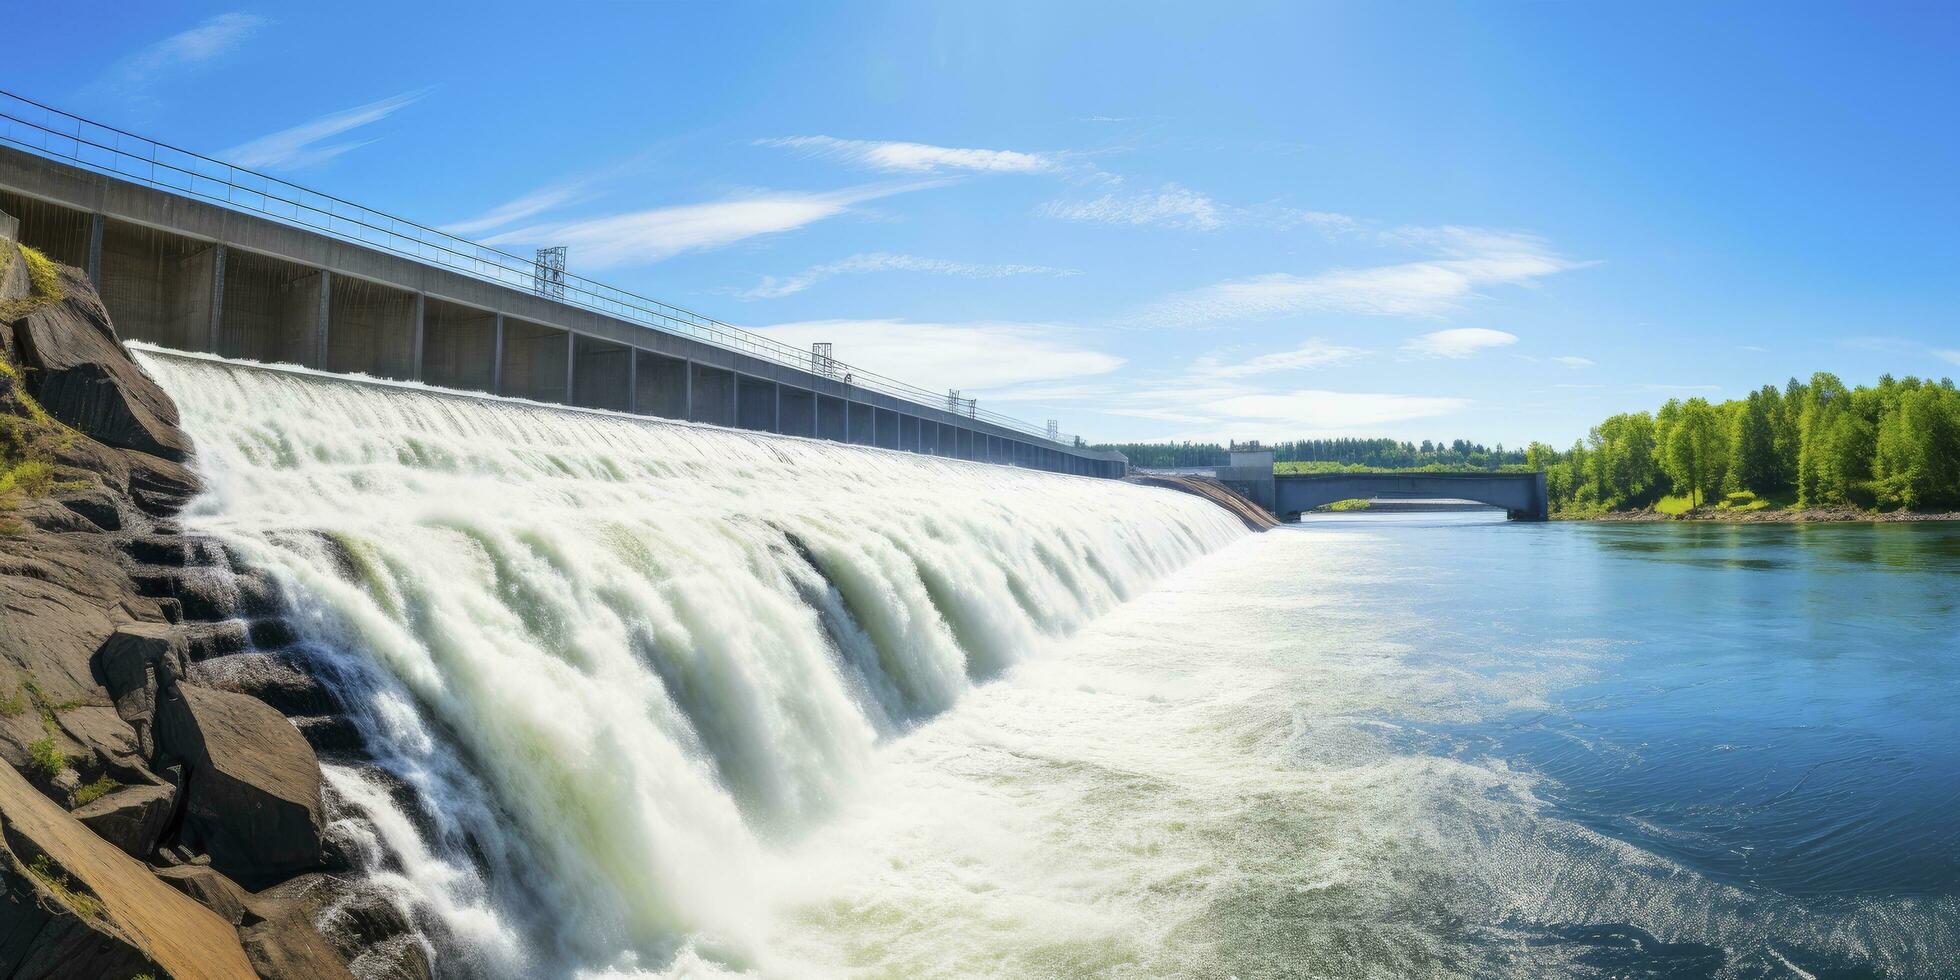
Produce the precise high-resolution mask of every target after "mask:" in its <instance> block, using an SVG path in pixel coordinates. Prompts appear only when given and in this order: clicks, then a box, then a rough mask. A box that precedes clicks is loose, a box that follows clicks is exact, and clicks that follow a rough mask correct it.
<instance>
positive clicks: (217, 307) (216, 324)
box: [96, 215, 225, 351]
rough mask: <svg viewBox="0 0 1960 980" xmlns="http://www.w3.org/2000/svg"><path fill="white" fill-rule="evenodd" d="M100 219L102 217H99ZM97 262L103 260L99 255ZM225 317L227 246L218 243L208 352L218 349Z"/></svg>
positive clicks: (212, 281) (213, 268)
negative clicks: (220, 330) (219, 332)
mask: <svg viewBox="0 0 1960 980" xmlns="http://www.w3.org/2000/svg"><path fill="white" fill-rule="evenodd" d="M98 217H100V216H99V215H98ZM96 258H97V261H100V260H101V256H100V255H98V256H97V257H96ZM224 316H225V246H224V243H223V242H220V243H218V246H217V251H216V252H215V253H213V255H212V257H211V337H210V340H209V342H208V345H207V346H206V347H205V348H204V349H205V350H208V351H215V350H217V349H218V330H219V328H220V327H221V326H223V323H224Z"/></svg>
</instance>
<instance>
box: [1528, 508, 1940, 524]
mask: <svg viewBox="0 0 1960 980" xmlns="http://www.w3.org/2000/svg"><path fill="white" fill-rule="evenodd" d="M1552 520H1555V521H1597V522H1603V523H1614V524H1638V523H1655V522H1661V521H1702V522H1706V523H1711V524H1908V523H1919V522H1923V521H1960V512H1955V511H1906V510H1895V511H1873V510H1859V509H1858V508H1856V507H1803V508H1789V509H1786V510H1722V509H1720V508H1714V507H1700V508H1696V509H1694V510H1690V511H1686V512H1683V513H1680V514H1664V513H1661V512H1660V511H1657V510H1654V509H1652V508H1648V509H1645V510H1628V511H1599V512H1592V513H1584V514H1553V515H1552Z"/></svg>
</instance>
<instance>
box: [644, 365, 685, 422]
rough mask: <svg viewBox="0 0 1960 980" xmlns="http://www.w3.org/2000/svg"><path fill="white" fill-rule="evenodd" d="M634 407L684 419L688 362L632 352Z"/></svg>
mask: <svg viewBox="0 0 1960 980" xmlns="http://www.w3.org/2000/svg"><path fill="white" fill-rule="evenodd" d="M634 357H635V359H636V360H637V361H638V366H637V368H635V375H636V376H635V378H634V389H635V394H634V398H633V410H634V411H636V412H639V413H640V414H642V415H658V416H660V417H661V418H663V419H684V418H687V400H688V399H687V362H686V361H684V360H681V359H680V358H678V357H662V356H660V355H659V354H650V353H647V352H646V351H636V352H634Z"/></svg>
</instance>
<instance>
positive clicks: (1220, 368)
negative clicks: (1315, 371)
mask: <svg viewBox="0 0 1960 980" xmlns="http://www.w3.org/2000/svg"><path fill="white" fill-rule="evenodd" d="M1366 353H1368V352H1367V351H1365V350H1362V349H1361V348H1359V347H1342V346H1340V345H1338V344H1330V343H1328V342H1326V341H1324V340H1321V339H1319V338H1314V339H1312V340H1309V341H1307V342H1305V343H1303V344H1301V345H1300V346H1298V347H1295V348H1293V349H1292V350H1283V351H1273V352H1272V353H1269V354H1260V355H1258V356H1257V357H1252V358H1248V359H1246V360H1243V361H1237V362H1234V363H1224V362H1222V361H1220V360H1219V359H1218V358H1217V357H1216V356H1207V357H1201V358H1198V359H1197V360H1196V361H1194V362H1192V364H1191V367H1190V371H1189V373H1191V374H1193V375H1196V376H1199V377H1205V378H1246V377H1251V376H1253V375H1258V374H1270V373H1273V372H1275V371H1298V370H1301V369H1303V368H1314V367H1324V366H1326V365H1329V364H1340V363H1343V362H1345V361H1351V360H1354V359H1355V358H1357V357H1361V356H1362V355H1364V354H1366Z"/></svg>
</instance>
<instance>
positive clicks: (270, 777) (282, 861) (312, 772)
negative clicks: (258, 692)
mask: <svg viewBox="0 0 1960 980" xmlns="http://www.w3.org/2000/svg"><path fill="white" fill-rule="evenodd" d="M157 744H158V747H159V749H160V750H161V751H162V752H163V753H164V754H165V755H166V756H167V757H174V758H178V759H182V760H183V762H184V768H185V771H186V772H187V773H188V779H189V782H188V785H187V786H186V787H185V797H186V800H185V803H184V815H183V823H182V826H181V827H180V828H179V830H178V838H179V840H180V841H182V842H183V843H184V844H187V845H189V846H190V847H192V848H193V849H195V850H196V851H198V852H199V853H203V854H209V855H210V856H211V865H212V867H215V868H217V869H218V870H219V871H222V872H224V873H225V874H226V875H228V876H230V877H231V878H232V879H233V880H235V881H237V882H238V883H239V884H241V885H244V886H246V887H248V888H255V887H264V886H267V885H271V884H276V883H277V882H280V881H283V880H285V879H287V878H290V877H292V876H293V875H294V874H297V873H299V872H301V871H304V870H306V869H308V868H312V867H316V866H318V865H319V863H320V810H321V804H320V763H319V760H317V759H315V758H314V757H313V749H312V747H311V746H309V745H307V744H306V739H304V738H301V737H300V734H299V732H298V731H296V730H294V728H293V726H292V725H291V724H289V723H288V722H287V721H286V716H284V715H282V714H280V713H279V712H278V711H276V710H274V709H273V708H272V707H270V706H269V705H267V704H266V703H265V702H263V701H259V700H258V699H256V698H252V697H249V696H247V695H244V694H234V693H232V692H230V691H214V690H210V689H208V688H200V687H197V686H194V685H191V684H179V685H177V686H176V687H175V688H173V689H172V690H170V691H169V692H168V693H166V694H165V695H164V702H163V704H162V706H161V707H160V708H159V709H158V713H157Z"/></svg>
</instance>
